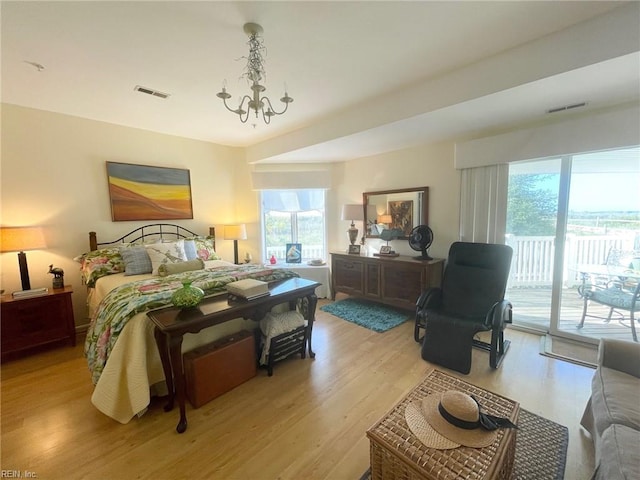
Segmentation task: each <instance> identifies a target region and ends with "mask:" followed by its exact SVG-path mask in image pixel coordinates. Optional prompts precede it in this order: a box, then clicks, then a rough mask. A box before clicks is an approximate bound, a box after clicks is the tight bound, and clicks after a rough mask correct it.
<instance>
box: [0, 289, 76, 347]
mask: <svg viewBox="0 0 640 480" xmlns="http://www.w3.org/2000/svg"><path fill="white" fill-rule="evenodd" d="M72 293H73V290H72V289H71V287H65V288H64V289H56V290H50V291H49V292H48V294H47V295H43V296H40V297H31V298H22V299H15V298H12V297H11V296H10V295H5V296H3V297H2V304H1V308H2V311H1V316H0V328H1V332H0V333H1V335H0V338H1V347H2V358H3V359H5V358H7V357H9V356H10V355H11V354H14V353H16V352H19V351H22V350H28V349H30V348H33V347H37V346H40V345H45V344H48V343H53V342H59V341H61V340H70V341H71V345H75V322H74V319H73V305H72V303H71V294H72Z"/></svg>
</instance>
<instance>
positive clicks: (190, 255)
mask: <svg viewBox="0 0 640 480" xmlns="http://www.w3.org/2000/svg"><path fill="white" fill-rule="evenodd" d="M184 253H185V255H186V256H187V260H195V259H196V258H198V254H197V253H196V243H195V241H194V240H193V238H185V239H184Z"/></svg>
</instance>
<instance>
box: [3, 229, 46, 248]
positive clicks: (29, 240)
mask: <svg viewBox="0 0 640 480" xmlns="http://www.w3.org/2000/svg"><path fill="white" fill-rule="evenodd" d="M41 248H47V243H46V242H45V241H44V234H43V233H42V229H41V228H40V227H2V228H0V252H22V251H25V250H38V249H41Z"/></svg>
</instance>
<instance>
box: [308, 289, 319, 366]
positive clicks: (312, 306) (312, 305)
mask: <svg viewBox="0 0 640 480" xmlns="http://www.w3.org/2000/svg"><path fill="white" fill-rule="evenodd" d="M307 301H308V302H309V312H308V316H309V318H307V321H308V328H307V330H308V331H307V339H308V344H309V358H315V357H316V354H315V353H314V351H313V350H312V349H311V333H312V332H313V322H314V320H315V318H316V305H317V304H318V297H317V296H316V294H315V293H312V294H311V295H307Z"/></svg>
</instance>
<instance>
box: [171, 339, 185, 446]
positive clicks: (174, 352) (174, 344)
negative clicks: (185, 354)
mask: <svg viewBox="0 0 640 480" xmlns="http://www.w3.org/2000/svg"><path fill="white" fill-rule="evenodd" d="M169 352H170V354H171V369H172V370H173V380H174V382H175V391H176V396H177V397H178V407H180V420H179V421H178V425H177V426H176V431H177V432H178V433H183V432H184V431H185V430H186V429H187V414H186V411H185V397H186V389H185V380H184V368H183V365H182V335H178V336H175V337H171V340H170V341H169Z"/></svg>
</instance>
